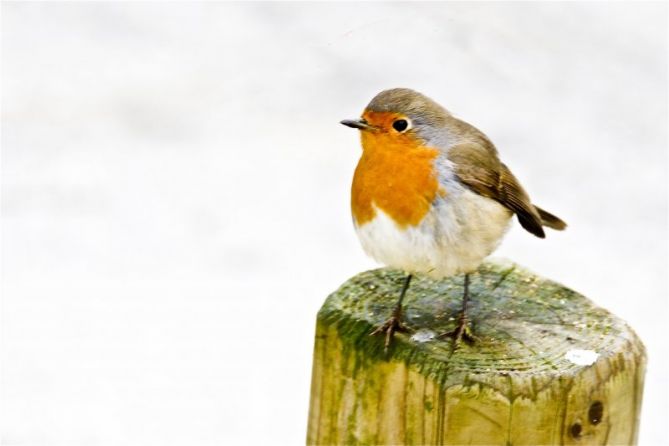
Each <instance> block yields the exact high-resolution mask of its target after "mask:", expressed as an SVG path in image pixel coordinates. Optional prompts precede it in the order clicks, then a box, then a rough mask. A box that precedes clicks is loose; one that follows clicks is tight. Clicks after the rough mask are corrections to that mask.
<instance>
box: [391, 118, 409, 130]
mask: <svg viewBox="0 0 669 446" xmlns="http://www.w3.org/2000/svg"><path fill="white" fill-rule="evenodd" d="M393 128H394V129H395V130H397V131H398V132H403V131H405V130H406V129H408V128H409V122H408V121H407V120H406V119H398V120H397V121H395V122H393Z"/></svg>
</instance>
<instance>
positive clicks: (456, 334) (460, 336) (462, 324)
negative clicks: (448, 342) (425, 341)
mask: <svg viewBox="0 0 669 446" xmlns="http://www.w3.org/2000/svg"><path fill="white" fill-rule="evenodd" d="M468 302H469V273H467V274H465V292H464V295H463V296H462V310H461V311H460V316H459V317H458V325H457V326H456V327H455V329H453V330H451V331H448V332H446V333H444V334H442V335H440V337H446V336H448V337H451V338H453V347H454V348H457V347H458V345H459V344H460V341H463V340H464V341H465V342H467V343H468V344H472V343H474V341H475V340H476V337H475V336H474V335H473V333H472V330H471V328H470V327H469V319H468V318H467V303H468Z"/></svg>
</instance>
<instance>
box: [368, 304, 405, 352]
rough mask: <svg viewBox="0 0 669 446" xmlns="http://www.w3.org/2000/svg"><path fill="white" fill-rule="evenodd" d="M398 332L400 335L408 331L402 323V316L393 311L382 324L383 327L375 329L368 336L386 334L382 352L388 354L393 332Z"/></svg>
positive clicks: (398, 312)
mask: <svg viewBox="0 0 669 446" xmlns="http://www.w3.org/2000/svg"><path fill="white" fill-rule="evenodd" d="M396 331H398V332H400V333H406V332H408V331H409V328H408V327H407V326H406V324H404V322H402V314H401V312H400V311H398V310H395V311H394V312H393V315H392V316H390V318H389V319H388V320H387V321H385V322H384V323H383V325H381V326H379V327H377V328H376V329H375V330H374V331H372V332H371V333H370V334H369V335H370V336H375V335H378V334H381V333H385V334H386V342H385V344H384V347H383V350H384V351H385V352H386V353H388V347H389V346H390V342H391V341H392V339H393V335H394V334H395V332H396Z"/></svg>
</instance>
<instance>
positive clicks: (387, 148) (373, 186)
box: [351, 131, 440, 227]
mask: <svg viewBox="0 0 669 446" xmlns="http://www.w3.org/2000/svg"><path fill="white" fill-rule="evenodd" d="M361 135H362V145H363V154H362V157H361V158H360V161H359V162H358V166H357V167H356V169H355V175H354V177H353V187H352V189H351V210H352V212H353V217H354V218H355V221H356V223H357V224H358V225H364V224H365V223H367V222H369V221H371V220H373V219H374V217H375V214H376V211H375V210H374V207H373V206H372V205H375V206H376V207H378V208H379V209H382V210H383V211H384V212H385V213H387V214H388V215H389V216H390V217H391V218H392V219H393V220H394V221H395V222H396V223H397V224H398V225H399V226H400V227H407V226H415V225H418V224H419V223H420V222H421V221H422V220H423V218H424V217H425V215H426V214H427V213H428V211H429V210H430V206H431V205H432V201H433V200H434V198H435V196H436V194H437V193H439V190H440V188H439V182H438V180H437V175H436V173H435V171H434V159H435V158H436V157H437V155H438V154H439V151H438V150H437V149H433V148H429V147H426V146H422V145H420V144H419V143H418V142H417V141H416V140H415V139H414V138H413V137H411V136H410V135H397V134H392V133H373V132H364V131H363V132H361Z"/></svg>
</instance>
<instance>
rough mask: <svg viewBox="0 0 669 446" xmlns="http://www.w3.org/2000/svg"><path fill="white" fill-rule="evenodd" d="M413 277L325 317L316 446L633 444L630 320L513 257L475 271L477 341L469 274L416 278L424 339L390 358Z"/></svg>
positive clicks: (368, 292) (317, 361) (348, 286)
mask: <svg viewBox="0 0 669 446" xmlns="http://www.w3.org/2000/svg"><path fill="white" fill-rule="evenodd" d="M404 277H405V276H404V274H403V273H402V272H401V271H397V270H392V269H387V268H383V269H377V270H373V271H368V272H365V273H362V274H359V275H357V276H355V277H353V278H352V279H350V280H349V281H348V282H346V283H345V284H344V285H342V286H341V287H340V288H339V290H337V291H336V292H335V293H333V294H332V295H331V296H329V297H328V299H327V300H326V302H325V304H324V305H323V307H322V308H321V310H320V312H319V314H318V321H317V330H316V343H315V350H314V367H313V375H312V391H311V407H310V414H309V430H308V438H307V442H308V444H501V445H521V444H526V445H533V444H633V443H634V442H635V441H636V435H637V427H638V416H639V411H640V404H641V392H642V387H643V376H644V364H645V353H644V348H643V345H642V343H641V341H640V340H639V339H638V337H637V336H636V335H635V334H634V332H633V331H632V330H631V329H630V328H629V327H628V326H627V325H626V324H625V323H624V322H623V321H621V320H620V319H618V318H616V317H615V316H613V315H612V314H610V313H609V312H607V311H606V310H604V309H602V308H599V307H597V306H595V305H594V304H593V303H592V302H590V301H589V300H588V299H586V298H585V297H583V296H582V295H580V294H578V293H576V292H574V291H572V290H570V289H568V288H565V287H564V286H562V285H560V284H557V283H555V282H552V281H549V280H546V279H543V278H540V277H538V276H536V275H534V274H532V273H530V272H528V271H526V270H524V269H522V268H520V267H518V266H517V265H514V264H512V263H509V262H505V261H494V262H486V263H484V264H483V265H482V266H481V267H480V268H479V270H478V271H477V272H476V273H474V274H472V277H471V285H470V298H471V301H470V306H469V318H470V320H471V322H472V328H473V330H474V333H475V335H476V336H477V342H475V343H474V344H473V345H468V344H466V343H462V344H460V346H459V347H458V348H457V349H453V345H452V340H451V339H449V338H438V337H437V336H436V335H438V334H440V333H445V332H448V331H449V330H452V329H453V328H454V326H455V324H456V323H457V320H456V319H457V314H458V311H459V308H460V305H461V299H462V291H463V289H462V286H463V277H462V276H459V277H452V278H447V279H443V280H433V279H430V278H428V277H424V276H416V277H415V279H414V280H413V281H412V283H411V287H410V288H409V291H408V292H407V295H406V297H405V301H404V304H405V305H404V309H405V310H404V318H405V322H406V323H407V325H408V326H409V327H411V328H412V331H411V332H409V333H397V334H396V335H395V339H394V341H393V343H392V345H391V347H390V350H389V351H388V352H385V351H384V345H383V337H382V336H369V333H370V332H371V331H372V330H373V329H374V328H375V327H377V326H378V325H380V324H382V323H383V322H384V320H385V319H386V318H387V317H388V316H389V315H390V312H391V311H392V308H393V305H394V304H395V301H396V299H397V296H398V293H399V290H400V288H401V286H402V281H403V280H404Z"/></svg>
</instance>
